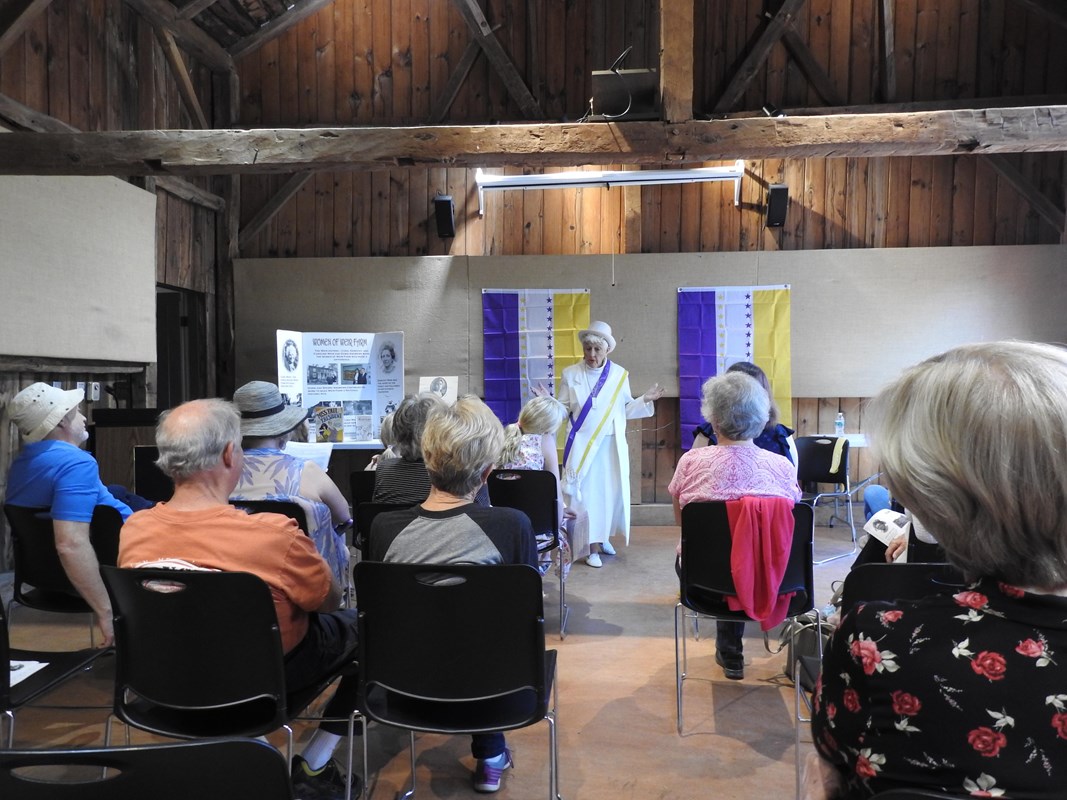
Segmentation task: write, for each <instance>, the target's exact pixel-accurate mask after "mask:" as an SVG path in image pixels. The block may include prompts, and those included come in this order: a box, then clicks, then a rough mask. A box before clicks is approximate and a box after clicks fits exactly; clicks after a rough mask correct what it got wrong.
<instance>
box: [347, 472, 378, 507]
mask: <svg viewBox="0 0 1067 800" xmlns="http://www.w3.org/2000/svg"><path fill="white" fill-rule="evenodd" d="M377 478H378V473H377V472H376V471H375V470H365V469H361V470H356V471H354V472H351V473H349V475H348V488H349V490H350V493H351V495H352V508H355V507H356V506H358V505H359V504H360V503H369V502H371V501H372V500H373V499H374V481H375V480H377Z"/></svg>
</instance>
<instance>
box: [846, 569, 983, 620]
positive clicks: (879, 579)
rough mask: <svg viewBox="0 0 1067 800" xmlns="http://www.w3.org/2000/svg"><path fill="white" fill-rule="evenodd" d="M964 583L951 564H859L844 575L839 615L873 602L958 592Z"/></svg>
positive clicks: (913, 598) (963, 586) (964, 580)
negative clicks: (857, 605) (861, 604)
mask: <svg viewBox="0 0 1067 800" xmlns="http://www.w3.org/2000/svg"><path fill="white" fill-rule="evenodd" d="M966 586H967V580H966V579H964V577H963V575H962V574H961V573H960V571H959V570H958V569H956V568H955V567H954V566H952V565H951V564H928V563H914V564H913V563H910V562H909V563H907V564H877V563H873V564H860V565H859V566H858V567H856V568H855V569H853V570H852V571H851V572H849V573H848V575H846V576H845V585H844V588H843V589H842V590H841V612H842V613H845V612H847V611H848V610H849V609H851V608H852V607H853V606H854V605H855V604H856V603H859V602H870V601H875V600H888V601H892V600H920V599H922V598H924V597H929V596H930V595H932V594H948V593H954V592H959V591H962V590H963V589H964V588H965V587H966Z"/></svg>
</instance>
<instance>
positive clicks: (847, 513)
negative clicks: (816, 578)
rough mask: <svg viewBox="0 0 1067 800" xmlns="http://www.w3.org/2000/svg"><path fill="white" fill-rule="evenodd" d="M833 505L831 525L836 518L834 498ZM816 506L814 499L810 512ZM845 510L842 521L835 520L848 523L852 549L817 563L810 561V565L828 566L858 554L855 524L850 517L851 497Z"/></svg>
mask: <svg viewBox="0 0 1067 800" xmlns="http://www.w3.org/2000/svg"><path fill="white" fill-rule="evenodd" d="M834 503H835V508H834V512H835V513H834V515H832V516H831V517H830V522H831V523H832V522H833V520H834V517H835V516H836V511H837V508H836V503H837V498H836V497H835V498H834ZM817 505H818V498H816V500H815V502H813V503H812V504H811V507H812V511H814V510H815V507H816V506H817ZM845 508H846V511H845V518H844V519H842V518H841V517H837V518H838V519H841V521H842V522H846V523H848V527H849V530H850V531H851V533H852V549H851V550H846V551H845V552H843V553H838V554H836V555H832V556H830V557H828V558H823V559H819V560H818V561H812V563H813V564H814V565H815V566H817V567H818V566H821V565H823V564H829V563H830V562H831V561H837V560H838V559H839V558H847V557H848V556H852V555H855V554H856V553H857V552H859V546H858V545H857V544H856V524H855V521H854V519H853V516H852V498H851V497H849V498H848V499H847V501H846V502H845ZM830 527H833V526H832V525H830Z"/></svg>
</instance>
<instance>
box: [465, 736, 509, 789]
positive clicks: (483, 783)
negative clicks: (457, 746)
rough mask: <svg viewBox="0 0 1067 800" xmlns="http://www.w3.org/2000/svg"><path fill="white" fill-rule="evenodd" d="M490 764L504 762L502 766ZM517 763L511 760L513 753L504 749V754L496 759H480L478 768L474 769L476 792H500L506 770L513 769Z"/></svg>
mask: <svg viewBox="0 0 1067 800" xmlns="http://www.w3.org/2000/svg"><path fill="white" fill-rule="evenodd" d="M490 762H502V763H501V766H496V767H494V766H492V764H491V763H490ZM514 764H515V762H514V761H512V759H511V751H510V750H509V749H508V748H506V747H505V748H504V752H503V753H501V754H500V755H499V756H497V757H496V758H487V759H486V758H479V759H478V766H477V767H475V769H474V791H476V792H496V791H499V790H500V780H501V777H502V776H503V774H504V770H506V769H511V767H512V766H514Z"/></svg>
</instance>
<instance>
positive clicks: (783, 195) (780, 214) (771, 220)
mask: <svg viewBox="0 0 1067 800" xmlns="http://www.w3.org/2000/svg"><path fill="white" fill-rule="evenodd" d="M787 208H789V187H788V186H786V185H785V184H784V183H772V184H771V185H770V186H768V187H767V227H768V228H780V227H782V226H783V225H785V212H786V209H787Z"/></svg>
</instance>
